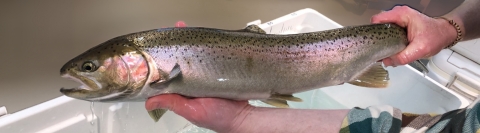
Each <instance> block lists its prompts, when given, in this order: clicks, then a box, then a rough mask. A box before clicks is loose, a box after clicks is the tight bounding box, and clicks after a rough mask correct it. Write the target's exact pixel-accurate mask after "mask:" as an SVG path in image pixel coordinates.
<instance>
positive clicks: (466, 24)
mask: <svg viewBox="0 0 480 133" xmlns="http://www.w3.org/2000/svg"><path fill="white" fill-rule="evenodd" d="M444 17H446V18H448V19H453V20H454V21H455V22H457V23H458V24H459V25H460V29H461V30H462V32H463V40H470V39H475V38H479V37H480V0H465V1H464V2H463V3H462V4H461V5H460V6H458V7H457V8H455V9H454V10H453V11H451V12H450V13H448V14H446V15H444Z"/></svg>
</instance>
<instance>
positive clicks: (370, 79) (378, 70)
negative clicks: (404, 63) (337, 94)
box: [348, 63, 390, 88]
mask: <svg viewBox="0 0 480 133" xmlns="http://www.w3.org/2000/svg"><path fill="white" fill-rule="evenodd" d="M389 80H390V79H389V77H388V71H387V70H385V69H384V68H383V66H382V65H381V64H380V63H377V64H375V65H373V66H372V67H370V68H369V69H368V70H366V71H364V72H363V73H362V74H360V76H358V77H357V78H356V79H354V80H353V81H350V82H348V83H350V84H352V85H356V86H361V87H368V88H386V87H387V86H388V81H389Z"/></svg>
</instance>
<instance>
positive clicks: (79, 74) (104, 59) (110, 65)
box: [60, 38, 149, 102]
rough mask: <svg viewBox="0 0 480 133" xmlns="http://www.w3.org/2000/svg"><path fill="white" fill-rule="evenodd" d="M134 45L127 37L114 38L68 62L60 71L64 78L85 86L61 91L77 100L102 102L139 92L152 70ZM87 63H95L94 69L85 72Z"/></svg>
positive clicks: (124, 97) (122, 98) (126, 97)
mask: <svg viewBox="0 0 480 133" xmlns="http://www.w3.org/2000/svg"><path fill="white" fill-rule="evenodd" d="M131 44H132V43H131V42H130V41H128V40H126V39H121V38H115V39H112V40H109V41H107V42H105V43H103V44H100V45H98V46H96V47H94V48H92V49H90V50H88V51H86V52H84V53H83V54H81V55H79V56H77V57H75V58H74V59H72V60H70V61H69V62H67V63H66V64H65V65H64V66H63V67H62V69H61V70H60V73H61V75H62V77H65V78H69V79H73V80H75V81H77V82H80V83H81V84H83V85H82V86H80V87H77V88H72V89H66V88H62V89H60V92H62V93H63V94H64V95H66V96H69V97H72V98H76V99H81V100H87V101H101V102H103V101H113V100H115V101H121V100H125V99H128V98H129V97H131V96H133V95H135V94H137V93H138V92H139V91H140V90H141V89H142V87H143V85H144V84H145V82H146V79H147V77H148V72H149V71H148V64H147V62H146V60H145V59H144V58H143V56H142V54H141V53H140V52H138V51H137V49H136V48H135V45H131ZM86 62H95V63H94V64H93V65H92V66H91V67H95V70H89V71H85V67H83V66H85V65H83V64H85V63H86ZM87 66H89V65H87ZM87 68H88V67H87Z"/></svg>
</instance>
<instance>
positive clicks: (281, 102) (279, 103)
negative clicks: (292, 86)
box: [261, 99, 290, 108]
mask: <svg viewBox="0 0 480 133" xmlns="http://www.w3.org/2000/svg"><path fill="white" fill-rule="evenodd" d="M261 101H262V102H264V103H266V104H268V105H272V106H275V107H279V108H289V107H290V106H288V103H287V101H286V100H278V99H266V100H261Z"/></svg>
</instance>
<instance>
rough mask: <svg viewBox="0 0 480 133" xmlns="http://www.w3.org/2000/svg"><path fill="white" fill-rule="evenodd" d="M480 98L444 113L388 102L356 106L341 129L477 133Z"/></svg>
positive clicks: (352, 132) (377, 132)
mask: <svg viewBox="0 0 480 133" xmlns="http://www.w3.org/2000/svg"><path fill="white" fill-rule="evenodd" d="M479 101H480V98H478V97H477V99H476V100H475V101H473V102H472V103H471V104H470V105H469V106H468V107H467V108H462V109H456V110H452V111H449V112H446V113H444V114H433V113H432V114H412V113H407V112H402V111H401V110H400V109H398V108H395V107H392V106H388V105H379V106H370V107H367V108H358V107H355V108H353V109H351V110H350V111H349V113H348V114H347V116H346V117H345V118H344V120H343V122H342V128H341V130H340V132H341V133H411V132H416V133H439V132H448V133H450V132H454V133H473V132H480V130H479V129H480V122H479V121H480V117H479V116H480V110H479V108H480V105H479Z"/></svg>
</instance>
